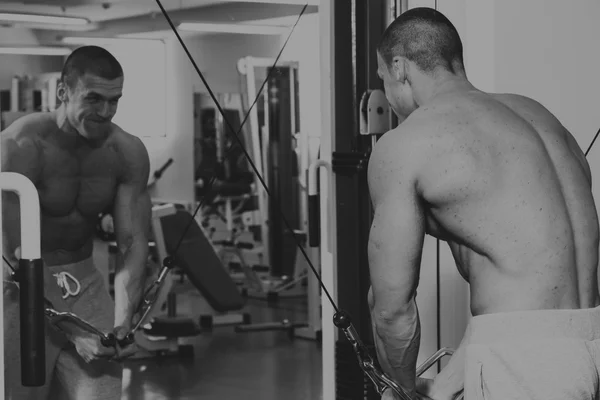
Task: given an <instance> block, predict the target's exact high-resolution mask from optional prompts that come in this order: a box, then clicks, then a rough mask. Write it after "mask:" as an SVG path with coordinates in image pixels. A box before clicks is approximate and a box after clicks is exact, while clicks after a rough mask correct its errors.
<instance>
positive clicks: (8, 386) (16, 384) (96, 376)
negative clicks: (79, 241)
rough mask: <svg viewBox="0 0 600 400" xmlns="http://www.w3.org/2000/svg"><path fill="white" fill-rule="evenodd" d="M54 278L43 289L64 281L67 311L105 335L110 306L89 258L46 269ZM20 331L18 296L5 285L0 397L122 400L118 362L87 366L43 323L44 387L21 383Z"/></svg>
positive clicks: (10, 285)
mask: <svg viewBox="0 0 600 400" xmlns="http://www.w3.org/2000/svg"><path fill="white" fill-rule="evenodd" d="M46 268H48V269H49V270H50V272H51V273H52V274H53V275H54V276H55V277H56V278H57V280H56V281H54V282H47V281H46V282H45V285H55V284H57V282H58V281H62V282H63V285H64V287H63V291H65V289H66V288H68V293H70V294H69V295H68V297H67V298H66V299H65V301H66V302H67V304H68V306H69V308H70V309H69V310H58V311H71V312H73V313H75V314H76V315H78V316H79V317H81V318H83V319H85V320H86V321H88V322H90V323H91V324H92V325H94V326H96V327H98V328H100V329H101V330H102V331H104V332H110V331H112V329H113V325H114V302H113V300H112V298H111V297H110V294H109V292H108V289H107V287H106V285H105V283H104V279H103V277H102V275H101V274H100V273H99V271H98V270H97V269H96V267H95V265H94V261H93V259H92V258H91V257H90V258H88V259H86V260H83V261H80V262H77V263H73V264H67V265H61V266H52V267H46ZM20 357H21V355H20V330H19V293H18V288H17V286H16V285H15V284H14V283H10V282H4V362H5V364H4V365H5V367H4V378H5V395H6V396H5V398H6V399H9V400H25V399H26V400H33V399H36V400H45V399H61V400H62V399H64V400H69V399H73V400H75V399H86V400H88V399H89V400H116V399H120V398H121V389H122V376H123V367H122V364H120V363H116V362H110V361H93V362H92V363H89V364H88V363H86V362H85V361H83V359H82V358H81V357H80V356H79V355H78V353H77V351H76V350H75V347H74V345H73V344H72V343H71V342H69V341H67V339H66V337H65V336H64V335H63V334H62V333H61V332H60V331H58V330H57V329H56V328H54V327H52V326H51V325H50V324H46V384H45V385H44V386H43V387H35V388H30V387H24V386H22V385H21V363H20Z"/></svg>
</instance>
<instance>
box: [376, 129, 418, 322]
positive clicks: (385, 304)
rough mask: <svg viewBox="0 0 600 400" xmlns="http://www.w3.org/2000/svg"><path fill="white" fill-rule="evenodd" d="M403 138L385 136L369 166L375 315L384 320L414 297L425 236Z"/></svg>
mask: <svg viewBox="0 0 600 400" xmlns="http://www.w3.org/2000/svg"><path fill="white" fill-rule="evenodd" d="M405 133H406V132H400V131H398V129H397V130H396V131H392V132H389V133H388V134H386V135H384V136H383V137H382V139H381V140H380V141H379V142H378V144H377V146H376V147H375V149H374V151H373V153H372V154H371V159H370V161H369V173H368V175H369V177H368V179H369V190H370V193H371V198H372V202H373V207H374V209H375V215H374V220H373V223H372V226H371V231H370V236H369V246H368V251H369V270H370V275H371V287H372V291H373V300H374V311H375V313H376V315H379V316H380V317H382V318H384V319H385V318H393V316H394V314H396V313H398V312H402V311H403V310H404V308H405V307H406V306H408V304H409V303H410V301H411V300H412V298H413V297H414V294H415V290H416V287H417V285H418V281H419V270H420V264H421V254H422V248H423V241H424V237H425V224H424V217H423V211H422V208H421V206H420V200H419V197H418V194H417V190H416V174H417V162H419V161H418V160H419V156H416V154H415V152H416V151H417V149H416V146H415V145H413V144H412V142H411V140H410V138H409V137H404V136H402V135H404V134H405ZM411 136H412V135H411ZM407 139H408V140H407ZM415 156H416V157H415Z"/></svg>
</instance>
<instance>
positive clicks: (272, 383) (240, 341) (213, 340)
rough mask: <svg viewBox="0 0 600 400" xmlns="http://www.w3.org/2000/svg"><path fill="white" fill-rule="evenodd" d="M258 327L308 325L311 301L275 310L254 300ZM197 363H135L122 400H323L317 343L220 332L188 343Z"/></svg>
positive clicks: (279, 334) (286, 302) (285, 302)
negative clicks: (265, 324) (266, 324)
mask: <svg viewBox="0 0 600 400" xmlns="http://www.w3.org/2000/svg"><path fill="white" fill-rule="evenodd" d="M244 311H245V312H247V313H249V314H250V315H251V317H252V322H253V323H261V322H272V321H281V320H282V319H285V318H287V319H289V320H290V321H295V320H297V321H302V320H303V319H306V314H307V313H306V301H305V299H304V300H302V299H282V300H280V301H279V302H278V303H277V304H276V305H274V306H269V305H268V304H267V303H266V302H265V301H261V300H252V299H249V300H248V303H247V306H246V309H245V310H244ZM186 344H192V345H193V346H194V359H193V360H183V359H175V358H170V359H164V360H157V359H150V360H137V361H130V362H128V363H127V364H126V369H125V372H124V375H123V381H124V390H123V397H122V399H123V400H125V399H127V400H134V399H136V400H137V399H152V400H163V399H178V400H187V399H190V400H191V399H194V400H198V399H211V400H212V399H250V400H253V399H260V400H270V399H286V400H306V399H311V400H317V399H321V398H322V376H321V370H322V368H321V349H320V344H318V343H317V342H315V341H310V340H304V339H290V338H289V337H288V335H287V333H286V332H283V331H265V332H252V333H236V332H235V331H234V328H233V326H222V327H215V328H214V329H212V330H211V331H205V332H203V333H201V334H200V335H199V336H197V337H194V338H193V339H191V340H188V341H187V342H186Z"/></svg>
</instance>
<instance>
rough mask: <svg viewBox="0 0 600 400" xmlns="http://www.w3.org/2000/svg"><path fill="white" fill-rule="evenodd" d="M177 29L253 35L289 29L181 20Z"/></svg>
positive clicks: (278, 33) (277, 33) (285, 27)
mask: <svg viewBox="0 0 600 400" xmlns="http://www.w3.org/2000/svg"><path fill="white" fill-rule="evenodd" d="M179 29H180V30H182V31H188V32H206V33H245V34H254V35H281V34H283V33H285V32H287V31H289V29H290V28H289V27H287V26H274V25H252V24H225V23H223V24H221V23H209V22H182V23H180V24H179Z"/></svg>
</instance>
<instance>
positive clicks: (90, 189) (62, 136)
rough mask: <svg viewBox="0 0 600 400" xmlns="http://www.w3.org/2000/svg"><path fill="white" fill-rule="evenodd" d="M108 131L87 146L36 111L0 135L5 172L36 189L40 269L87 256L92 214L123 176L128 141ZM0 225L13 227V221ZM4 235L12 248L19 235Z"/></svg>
mask: <svg viewBox="0 0 600 400" xmlns="http://www.w3.org/2000/svg"><path fill="white" fill-rule="evenodd" d="M113 128H114V129H113V131H112V132H111V133H110V134H109V136H108V137H107V139H106V140H105V141H104V142H102V143H100V144H98V145H95V146H92V145H90V144H89V143H88V142H86V140H85V139H83V138H82V137H81V136H80V135H78V134H76V133H73V134H67V133H65V132H64V131H61V130H60V129H59V128H58V126H57V123H56V119H55V117H54V114H53V113H36V114H30V115H28V116H26V117H23V118H21V119H20V120H18V121H16V122H14V123H13V124H12V125H11V126H10V127H9V128H8V129H6V130H5V131H4V132H3V133H2V151H3V155H2V159H3V164H4V163H5V162H8V165H6V166H5V168H6V169H7V170H14V171H19V172H20V173H23V174H24V175H26V176H27V177H28V178H29V179H30V180H31V181H32V182H33V183H34V184H35V186H36V188H37V190H38V193H39V196H40V207H41V239H42V243H41V244H42V257H43V259H44V261H45V264H46V265H56V264H66V263H71V262H77V261H80V260H83V259H86V258H88V257H90V256H91V254H92V249H93V236H94V232H95V225H96V222H97V216H98V213H100V212H102V211H104V210H106V209H107V207H111V206H112V205H113V202H114V199H115V195H116V191H117V187H118V182H119V180H120V179H121V178H122V176H123V174H124V173H125V172H126V163H125V162H124V158H123V156H122V154H123V147H126V146H127V145H128V144H127V142H128V141H131V139H132V137H129V136H130V135H128V134H126V133H125V132H123V131H122V130H120V129H119V128H118V127H116V125H113ZM9 217H10V216H9ZM5 218H7V217H5ZM6 222H7V223H8V226H13V227H15V226H18V221H13V222H14V223H11V221H6ZM5 235H6V233H5ZM8 236H9V240H10V241H11V243H10V245H11V250H12V249H14V248H15V243H18V242H15V240H16V241H18V240H19V236H18V234H10V233H9V234H8ZM17 245H18V244H17Z"/></svg>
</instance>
